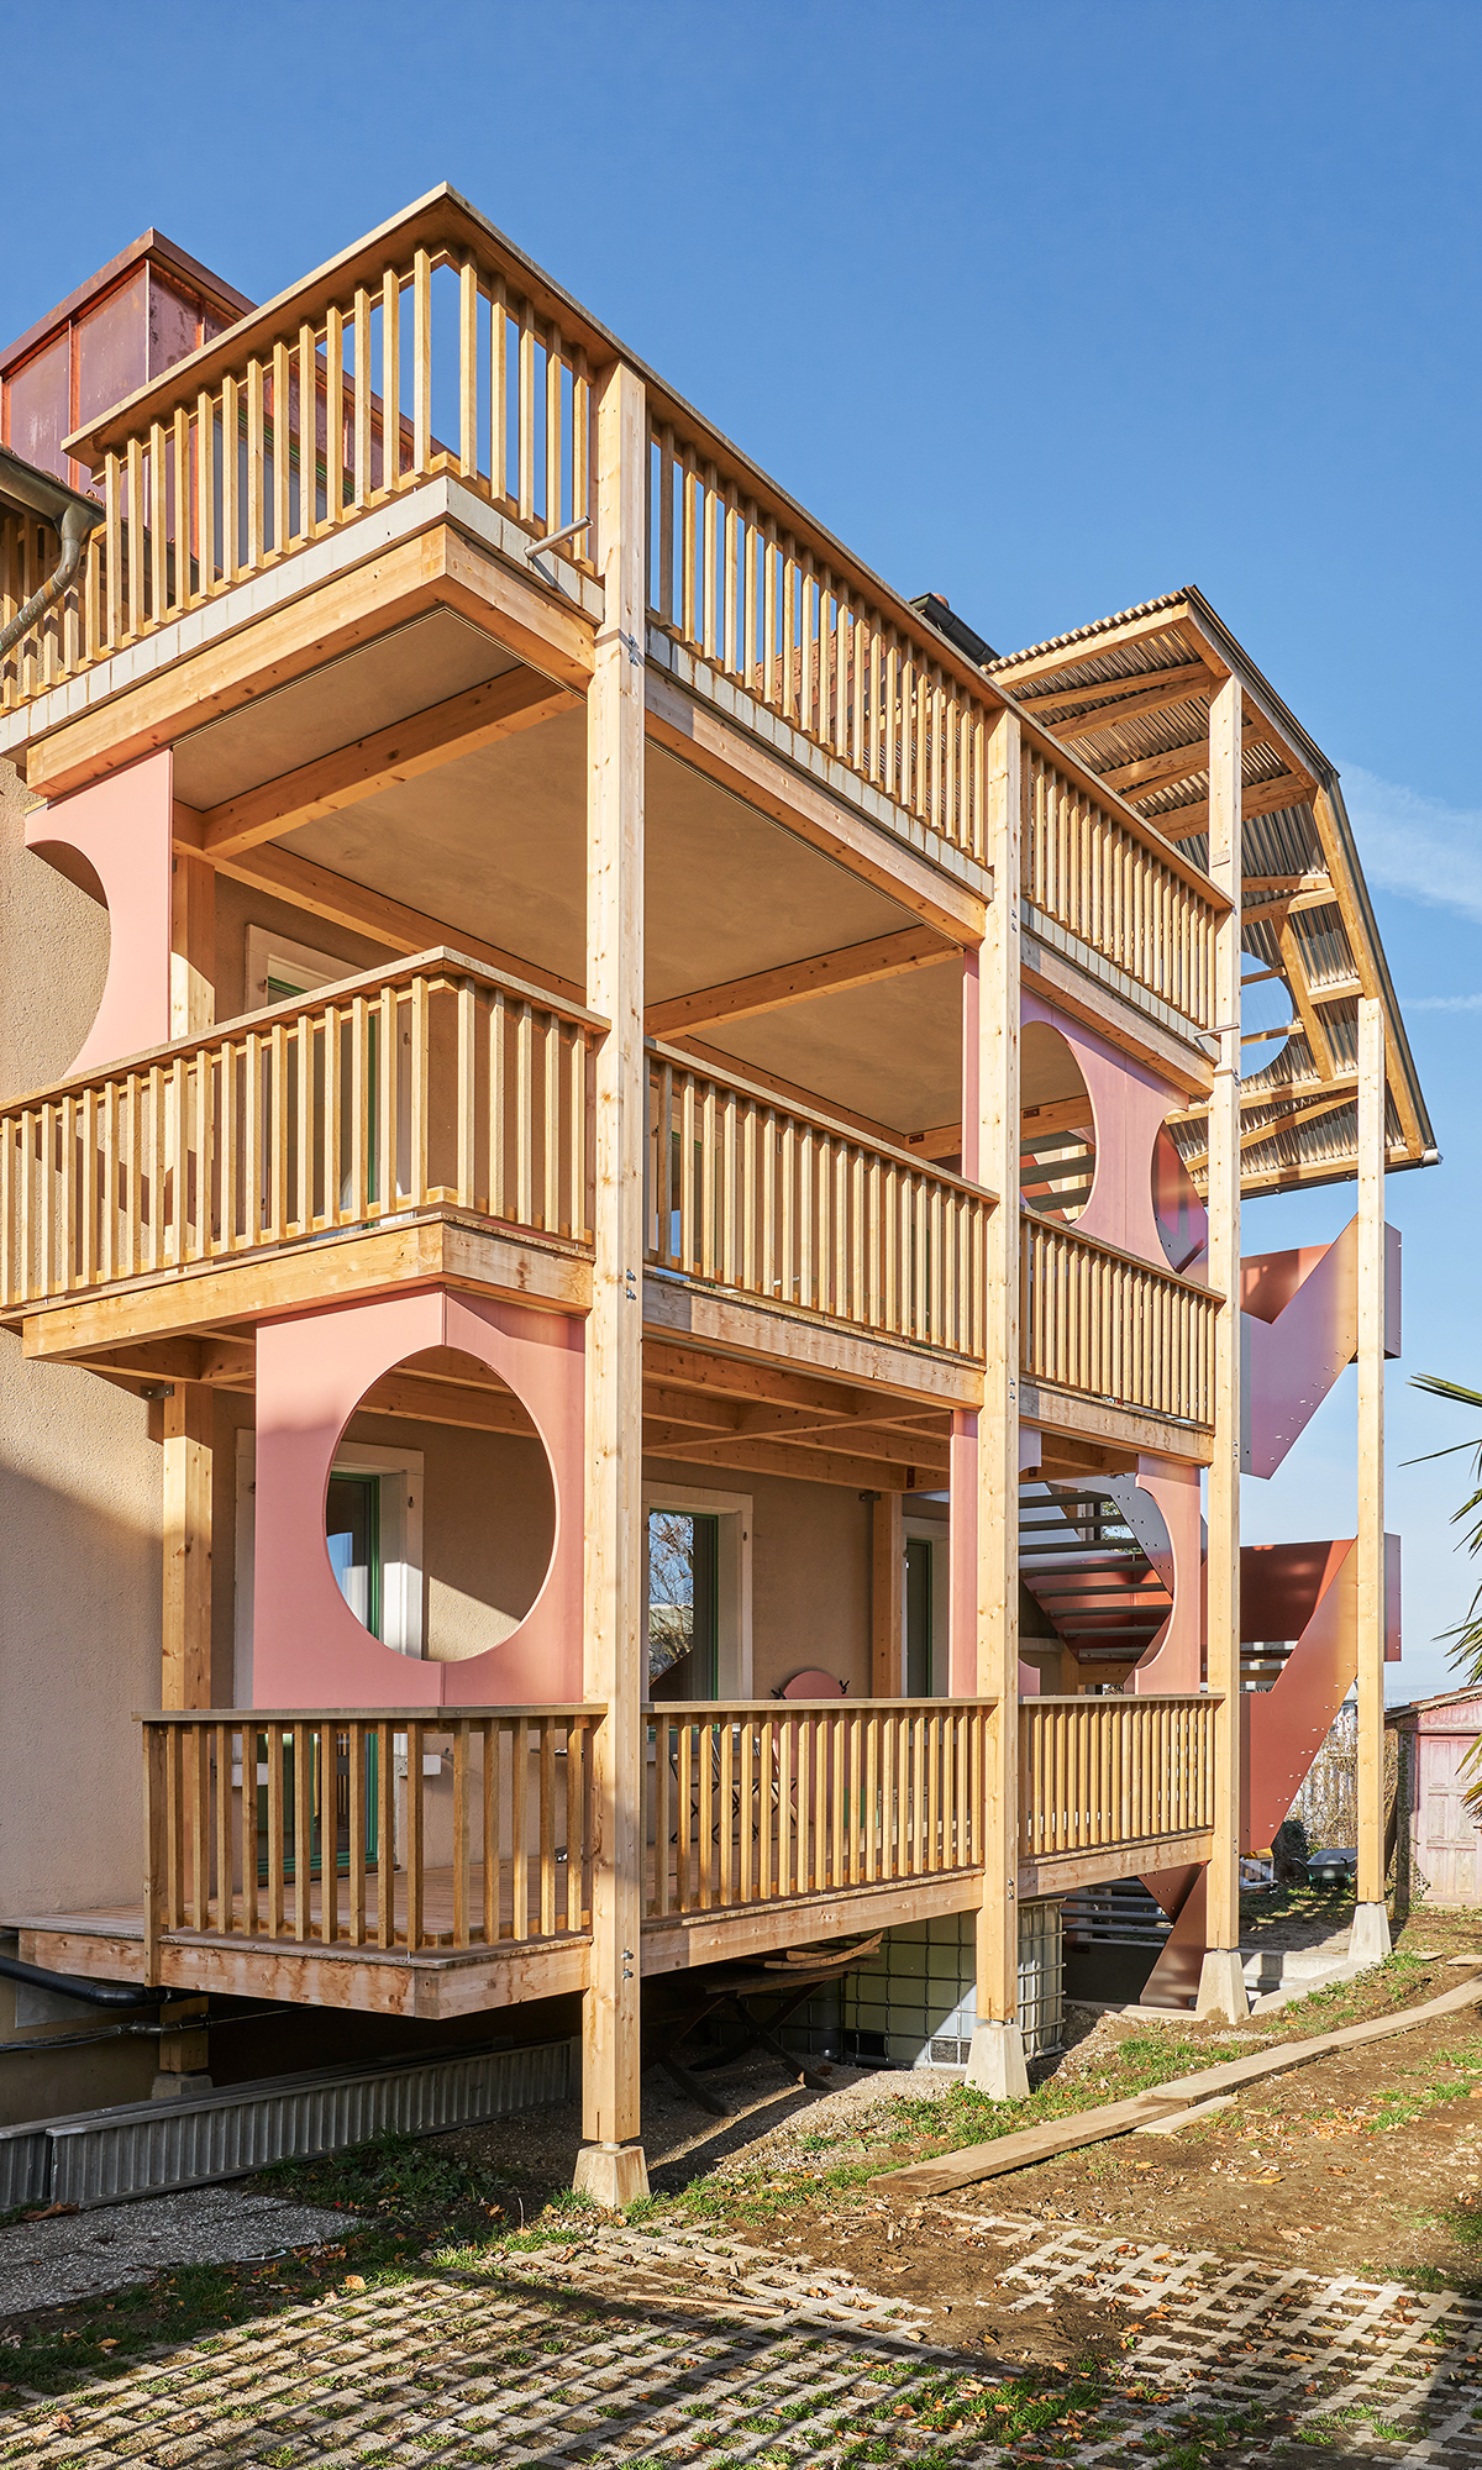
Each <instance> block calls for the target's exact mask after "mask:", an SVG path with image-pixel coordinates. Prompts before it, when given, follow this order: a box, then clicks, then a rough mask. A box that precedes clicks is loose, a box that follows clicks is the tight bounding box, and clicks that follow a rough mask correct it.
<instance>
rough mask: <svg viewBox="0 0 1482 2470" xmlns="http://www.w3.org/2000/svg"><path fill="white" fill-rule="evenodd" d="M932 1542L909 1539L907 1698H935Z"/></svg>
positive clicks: (907, 1559)
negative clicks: (933, 1675)
mask: <svg viewBox="0 0 1482 2470" xmlns="http://www.w3.org/2000/svg"><path fill="white" fill-rule="evenodd" d="M932 1554H933V1546H932V1543H931V1540H930V1538H929V1537H928V1536H925V1535H908V1536H907V1538H906V1696H907V1697H908V1698H930V1697H931V1696H932V1694H933V1693H932V1652H931V1649H932V1636H931V1578H932V1568H931V1564H932Z"/></svg>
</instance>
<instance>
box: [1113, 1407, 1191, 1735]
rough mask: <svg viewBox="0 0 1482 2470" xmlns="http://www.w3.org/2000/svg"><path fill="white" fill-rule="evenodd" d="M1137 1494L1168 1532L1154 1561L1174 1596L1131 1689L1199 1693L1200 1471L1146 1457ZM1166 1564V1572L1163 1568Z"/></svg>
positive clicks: (1141, 1693)
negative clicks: (1150, 1504) (1154, 1507)
mask: <svg viewBox="0 0 1482 2470" xmlns="http://www.w3.org/2000/svg"><path fill="white" fill-rule="evenodd" d="M1137 1489H1138V1491H1139V1492H1145V1493H1146V1494H1147V1495H1148V1497H1149V1499H1150V1500H1151V1501H1153V1502H1155V1503H1156V1505H1157V1507H1158V1510H1159V1511H1160V1513H1161V1515H1162V1519H1163V1524H1164V1525H1165V1527H1166V1528H1167V1529H1168V1549H1167V1551H1166V1553H1163V1554H1159V1555H1156V1556H1154V1566H1155V1567H1157V1569H1158V1575H1159V1577H1160V1578H1161V1579H1162V1580H1163V1583H1164V1585H1165V1586H1166V1587H1168V1588H1169V1589H1170V1591H1171V1593H1172V1596H1173V1609H1172V1611H1171V1612H1170V1613H1169V1615H1168V1618H1167V1620H1166V1621H1165V1622H1164V1624H1163V1627H1162V1628H1161V1629H1160V1630H1159V1632H1158V1635H1157V1637H1156V1638H1155V1639H1154V1640H1153V1642H1152V1645H1151V1646H1150V1647H1149V1648H1148V1650H1147V1652H1146V1654H1145V1655H1144V1656H1143V1658H1142V1661H1141V1663H1140V1664H1138V1666H1137V1667H1136V1669H1135V1671H1134V1672H1133V1674H1132V1678H1131V1683H1130V1687H1131V1689H1132V1690H1133V1692H1134V1693H1135V1694H1136V1695H1137V1696H1138V1697H1145V1696H1146V1695H1147V1694H1148V1693H1149V1692H1157V1691H1169V1690H1177V1691H1184V1690H1190V1691H1192V1690H1197V1689H1198V1687H1199V1685H1200V1681H1201V1678H1202V1667H1203V1661H1204V1657H1203V1647H1202V1641H1203V1637H1204V1520H1203V1516H1202V1513H1201V1510H1200V1504H1199V1469H1198V1468H1197V1467H1191V1466H1185V1465H1182V1464H1180V1462H1179V1461H1178V1460H1176V1459H1170V1458H1153V1457H1148V1456H1144V1457H1142V1458H1140V1459H1139V1460H1138V1464H1137ZM1163 1561H1166V1562H1167V1563H1168V1566H1167V1568H1166V1569H1165V1568H1164V1567H1162V1566H1161V1563H1162V1562H1163Z"/></svg>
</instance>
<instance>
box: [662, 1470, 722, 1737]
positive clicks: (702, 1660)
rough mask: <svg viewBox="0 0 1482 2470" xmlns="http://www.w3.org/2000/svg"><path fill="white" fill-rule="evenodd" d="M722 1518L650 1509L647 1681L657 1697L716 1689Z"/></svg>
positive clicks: (709, 1695) (706, 1693)
mask: <svg viewBox="0 0 1482 2470" xmlns="http://www.w3.org/2000/svg"><path fill="white" fill-rule="evenodd" d="M719 1524H720V1521H719V1519H718V1518H715V1517H714V1516H711V1515H709V1514H707V1513H706V1512H704V1511H696V1510H684V1509H651V1510H650V1511H649V1513H648V1686H649V1693H650V1696H651V1697H653V1698H655V1699H664V1698H714V1697H716V1696H717V1695H718V1689H717V1683H718V1678H719V1675H718V1672H717V1656H716V1627H717V1619H716V1616H717V1612H718V1609H719V1608H718V1605H717V1601H716V1578H717V1574H718V1562H719V1554H718V1552H717V1549H716V1546H717V1541H718V1538H717V1533H716V1530H717V1528H718V1527H719Z"/></svg>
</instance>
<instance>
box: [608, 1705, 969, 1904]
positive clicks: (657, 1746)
mask: <svg viewBox="0 0 1482 2470" xmlns="http://www.w3.org/2000/svg"><path fill="white" fill-rule="evenodd" d="M991 1714H992V1710H991V1707H990V1705H989V1704H988V1702H986V1701H983V1700H977V1699H945V1698H938V1699H928V1700H920V1701H907V1700H899V1699H880V1700H875V1701H864V1702H861V1703H860V1704H858V1705H856V1706H843V1705H840V1704H839V1702H838V1701H837V1700H833V1699H830V1700H829V1701H827V1703H818V1704H813V1703H804V1702H801V1701H797V1700H794V1701H792V1702H787V1701H783V1702H778V1701H777V1700H775V1699H768V1700H764V1701H763V1702H762V1703H761V1704H759V1705H737V1706H713V1705H705V1706H688V1705H687V1706H680V1705H674V1706H669V1707H654V1708H652V1709H650V1711H649V1717H648V1723H649V1764H648V1769H647V1775H648V1807H647V1814H646V1827H645V1838H646V1856H645V1857H646V1863H647V1876H646V1879H645V1886H644V1911H645V1913H646V1914H647V1915H649V1916H650V1917H651V1918H654V1919H662V1918H664V1917H665V1916H667V1915H669V1914H678V1913H688V1912H711V1911H722V1910H725V1909H727V1908H734V1907H737V1906H744V1905H751V1904H768V1903H772V1902H773V1901H775V1900H777V1899H778V1898H782V1897H795V1896H808V1895H820V1894H825V1893H832V1892H834V1891H836V1890H839V1889H843V1888H851V1887H868V1886H876V1885H884V1884H886V1883H888V1882H889V1881H891V1880H908V1879H918V1878H920V1879H925V1878H931V1877H935V1876H937V1875H939V1874H940V1873H941V1872H943V1871H947V1870H970V1869H974V1868H977V1867H978V1866H980V1865H981V1862H982V1859H983V1824H984V1812H983V1776H984V1768H983V1748H984V1727H985V1725H986V1724H987V1723H988V1722H989V1721H990V1720H991Z"/></svg>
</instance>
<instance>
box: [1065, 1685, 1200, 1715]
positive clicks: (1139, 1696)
mask: <svg viewBox="0 0 1482 2470" xmlns="http://www.w3.org/2000/svg"><path fill="white" fill-rule="evenodd" d="M1224 1695H1225V1694H1224V1692H1223V1690H1116V1691H1114V1692H1111V1693H1110V1694H1108V1695H1107V1696H1104V1697H1101V1696H1098V1697H1094V1698H1091V1697H1087V1696H1086V1694H1085V1693H1084V1692H1081V1693H1079V1694H1077V1695H1073V1696H1070V1695H1057V1694H1056V1693H1055V1692H1054V1691H1052V1690H1041V1691H1037V1692H1036V1694H1035V1696H1034V1697H1033V1698H1021V1699H1020V1701H1019V1712H1020V1714H1021V1715H1028V1714H1029V1713H1030V1712H1031V1711H1032V1709H1034V1708H1035V1707H1219V1706H1223V1704H1224Z"/></svg>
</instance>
